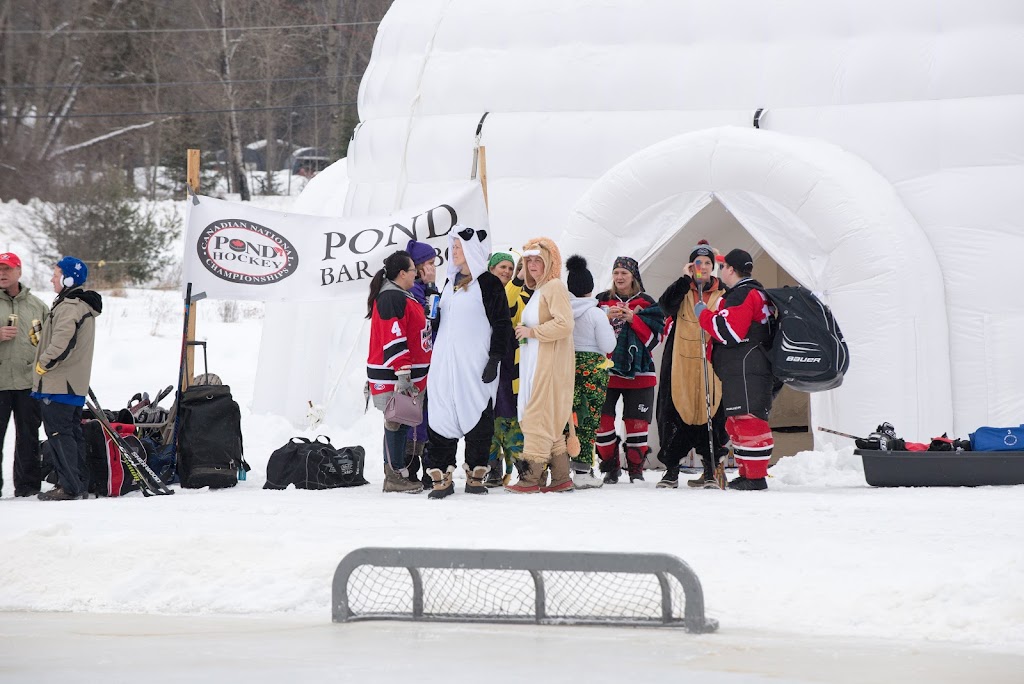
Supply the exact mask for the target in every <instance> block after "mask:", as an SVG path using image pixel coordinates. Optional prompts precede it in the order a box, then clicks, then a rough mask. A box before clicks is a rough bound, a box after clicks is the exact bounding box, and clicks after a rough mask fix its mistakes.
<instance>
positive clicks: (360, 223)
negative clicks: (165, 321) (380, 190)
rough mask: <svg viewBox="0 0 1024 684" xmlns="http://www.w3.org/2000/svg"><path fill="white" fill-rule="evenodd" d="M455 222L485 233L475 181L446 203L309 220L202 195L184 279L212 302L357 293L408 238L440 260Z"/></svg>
mask: <svg viewBox="0 0 1024 684" xmlns="http://www.w3.org/2000/svg"><path fill="white" fill-rule="evenodd" d="M456 223H459V224H462V225H467V226H472V227H473V228H485V229H486V228H487V227H488V226H487V210H486V207H485V205H484V199H483V192H482V191H481V189H480V185H479V184H478V183H475V182H473V183H467V187H466V189H465V190H464V191H462V192H460V193H459V194H458V196H456V197H452V198H449V199H448V200H447V201H444V202H438V203H437V204H433V205H428V206H425V207H422V208H420V209H418V210H412V211H408V212H403V213H399V214H394V215H392V216H383V217H370V218H361V219H346V218H332V217H324V216H307V215H304V214H290V213H285V212H281V211H271V210H269V209H260V208H258V207H254V206H252V205H250V204H249V203H244V202H225V201H223V200H218V199H213V198H212V197H200V199H199V204H198V205H192V204H190V205H189V214H188V230H187V233H186V237H185V259H184V262H183V265H182V271H183V276H184V281H185V282H186V283H189V282H191V283H192V292H193V293H199V292H205V293H206V294H207V296H209V297H211V298H213V299H251V300H258V301H264V302H281V301H316V300H323V299H335V298H339V297H349V296H352V295H361V294H364V293H365V292H366V288H367V287H368V286H369V283H370V279H371V278H372V277H373V274H374V273H375V272H376V271H378V270H380V268H381V266H383V262H384V258H385V257H386V256H387V255H388V254H391V253H392V252H394V251H395V250H398V249H405V246H406V244H407V243H408V241H409V240H410V239H412V240H419V241H420V242H426V243H428V244H430V245H432V246H433V247H434V249H435V251H436V252H437V254H438V256H439V257H441V259H439V261H438V263H439V264H440V263H441V262H442V261H443V260H444V259H445V258H446V255H445V252H446V250H447V246H448V237H447V236H448V233H449V232H450V231H451V228H452V226H453V225H455V224H456Z"/></svg>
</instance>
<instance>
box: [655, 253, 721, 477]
mask: <svg viewBox="0 0 1024 684" xmlns="http://www.w3.org/2000/svg"><path fill="white" fill-rule="evenodd" d="M714 266H715V250H714V249H713V248H712V247H711V245H709V244H708V242H707V241H706V240H701V241H700V242H699V243H698V244H697V246H696V247H695V248H694V249H693V251H692V252H691V253H690V260H689V262H688V263H687V264H686V266H685V267H684V269H683V272H684V275H683V276H682V277H681V278H679V279H677V280H676V281H675V282H674V283H672V284H671V285H669V286H668V288H667V289H666V290H665V293H664V294H662V295H661V298H660V299H658V305H659V306H661V308H662V310H663V311H664V312H665V315H666V316H671V317H672V325H671V327H669V329H668V331H667V333H666V335H665V351H664V354H663V356H662V357H661V372H660V373H659V382H658V401H657V403H656V405H655V415H656V416H657V421H658V436H659V438H660V442H661V452H660V453H659V455H658V457H659V459H660V460H661V462H662V463H664V464H665V474H664V475H663V476H662V478H661V481H660V482H659V483H658V487H659V488H661V489H665V488H671V489H675V488H676V487H678V486H679V484H678V483H679V462H680V460H681V459H682V458H684V457H685V456H686V455H687V454H688V453H689V452H690V449H694V450H695V451H696V453H698V454H700V457H701V462H702V464H703V466H704V472H703V474H701V476H700V477H699V478H697V479H695V480H690V481H689V482H688V483H687V484H688V485H689V486H691V487H702V486H705V485H710V486H714V471H715V458H714V457H713V456H712V454H710V453H709V438H708V425H707V423H708V402H710V404H711V414H712V416H713V419H712V421H711V422H712V429H713V430H712V431H713V436H714V439H713V442H714V448H715V451H716V453H717V454H718V455H719V456H721V452H722V450H723V449H724V447H723V446H722V445H723V444H725V443H726V442H728V441H729V438H728V436H727V435H726V433H725V413H724V411H723V407H722V405H721V399H722V382H721V380H719V379H718V376H716V375H715V372H714V368H713V366H712V364H711V362H707V373H708V383H707V387H705V383H704V363H705V360H706V359H705V349H704V348H703V347H702V345H701V331H700V324H699V323H698V321H697V316H696V315H695V314H694V313H693V307H694V305H695V304H696V303H697V301H698V300H699V301H702V302H703V303H704V304H705V305H706V306H707V307H709V308H710V309H712V310H715V309H717V308H718V304H719V302H720V301H721V299H722V296H723V295H724V294H725V289H724V288H723V287H722V284H721V282H720V281H719V280H718V278H716V277H714V276H713V275H711V273H712V271H713V270H714ZM706 389H709V390H710V397H708V396H707V395H706V392H705V390H706ZM725 451H726V454H728V450H727V449H726V450H725Z"/></svg>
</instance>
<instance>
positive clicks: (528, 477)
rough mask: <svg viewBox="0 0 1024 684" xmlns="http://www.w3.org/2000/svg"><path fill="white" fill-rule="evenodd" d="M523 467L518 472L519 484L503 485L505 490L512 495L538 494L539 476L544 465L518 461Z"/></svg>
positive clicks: (536, 462) (535, 462)
mask: <svg viewBox="0 0 1024 684" xmlns="http://www.w3.org/2000/svg"><path fill="white" fill-rule="evenodd" d="M520 462H521V463H522V464H523V466H522V469H521V470H520V471H519V482H516V483H515V484H510V485H505V490H506V491H509V492H512V493H513V494H538V493H540V474H541V472H543V470H544V467H545V466H546V465H547V464H546V463H543V462H539V461H527V460H525V459H524V460H522V461H520Z"/></svg>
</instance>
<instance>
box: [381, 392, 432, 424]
mask: <svg viewBox="0 0 1024 684" xmlns="http://www.w3.org/2000/svg"><path fill="white" fill-rule="evenodd" d="M384 420H387V421H390V422H392V423H398V424H399V425H408V426H409V427H416V426H417V425H419V424H420V423H422V422H423V404H422V403H420V397H419V394H417V395H416V396H409V395H408V394H402V393H401V392H395V393H394V394H392V395H391V398H390V399H388V403H387V404H385V405H384Z"/></svg>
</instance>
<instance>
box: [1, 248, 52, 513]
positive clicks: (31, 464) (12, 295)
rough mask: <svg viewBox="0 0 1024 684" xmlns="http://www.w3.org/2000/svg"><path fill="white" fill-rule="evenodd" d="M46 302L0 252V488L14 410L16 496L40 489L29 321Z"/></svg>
mask: <svg viewBox="0 0 1024 684" xmlns="http://www.w3.org/2000/svg"><path fill="white" fill-rule="evenodd" d="M46 312H47V308H46V304H44V303H43V302H42V300H40V299H39V298H38V297H36V296H35V295H33V294H31V293H30V292H29V289H28V288H27V287H25V286H24V285H22V284H21V259H19V258H18V255H17V254H14V253H12V252H4V253H3V254H0V491H2V490H3V484H4V480H3V468H2V463H3V445H4V438H5V437H6V436H7V425H8V424H9V423H10V420H11V414H14V433H15V440H14V495H15V496H35V495H36V494H38V493H39V484H40V482H41V474H40V471H39V424H40V421H41V420H42V419H41V417H40V415H39V402H38V401H36V400H35V399H33V398H32V397H31V396H30V393H31V390H32V378H33V373H32V367H33V366H34V365H35V358H36V348H35V344H36V343H37V342H38V339H36V340H35V342H33V341H32V340H33V338H34V337H35V336H34V334H33V333H32V321H41V320H43V318H45V317H46Z"/></svg>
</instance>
